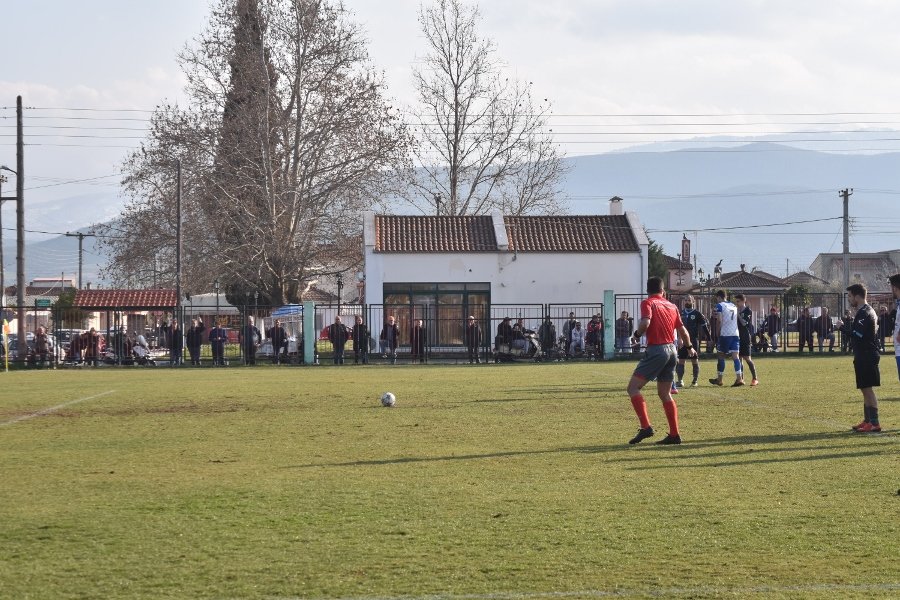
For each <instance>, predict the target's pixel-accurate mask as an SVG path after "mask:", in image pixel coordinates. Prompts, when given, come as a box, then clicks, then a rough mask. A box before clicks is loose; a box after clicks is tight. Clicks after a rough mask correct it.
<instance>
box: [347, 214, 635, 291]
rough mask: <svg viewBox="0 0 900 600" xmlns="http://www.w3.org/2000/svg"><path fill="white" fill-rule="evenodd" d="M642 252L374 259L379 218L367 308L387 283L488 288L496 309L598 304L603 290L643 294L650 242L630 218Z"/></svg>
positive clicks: (370, 251)
mask: <svg viewBox="0 0 900 600" xmlns="http://www.w3.org/2000/svg"><path fill="white" fill-rule="evenodd" d="M626 216H627V217H628V221H629V224H630V225H631V226H632V230H633V231H634V235H635V237H636V239H637V242H638V246H639V248H640V252H618V253H617V252H603V253H588V254H571V253H562V252H559V253H552V252H522V253H519V254H515V253H513V252H508V251H497V252H482V253H467V254H463V253H446V254H444V253H428V254H401V253H376V252H375V251H374V249H375V215H374V213H371V212H368V213H365V215H364V221H363V250H364V254H365V273H366V291H365V295H366V297H365V302H366V303H367V304H382V303H383V301H384V287H383V285H384V283H385V282H388V283H458V282H465V283H490V284H491V302H492V303H495V304H507V303H518V304H531V303H557V302H558V303H566V302H570V303H585V302H589V303H596V302H603V292H604V290H613V291H615V292H616V293H618V294H640V293H643V292H644V290H645V288H646V284H647V262H648V256H649V253H648V246H649V240H648V239H647V236H646V234H644V230H643V226H642V225H641V223H640V220H639V219H638V217H637V215H636V214H635V213H632V212H627V213H626Z"/></svg>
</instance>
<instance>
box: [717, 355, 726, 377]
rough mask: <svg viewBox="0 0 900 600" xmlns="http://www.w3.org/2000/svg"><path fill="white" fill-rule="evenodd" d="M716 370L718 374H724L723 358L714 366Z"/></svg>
mask: <svg viewBox="0 0 900 600" xmlns="http://www.w3.org/2000/svg"><path fill="white" fill-rule="evenodd" d="M716 370H717V371H718V372H719V374H722V373H724V372H725V359H724V358H720V359H719V362H718V363H717V364H716Z"/></svg>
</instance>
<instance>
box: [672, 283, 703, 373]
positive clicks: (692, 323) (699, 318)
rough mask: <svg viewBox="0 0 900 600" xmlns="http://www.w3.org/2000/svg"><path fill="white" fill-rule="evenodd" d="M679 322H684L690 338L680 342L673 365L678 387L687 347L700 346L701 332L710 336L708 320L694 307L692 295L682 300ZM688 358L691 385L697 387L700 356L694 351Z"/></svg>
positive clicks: (686, 357)
mask: <svg viewBox="0 0 900 600" xmlns="http://www.w3.org/2000/svg"><path fill="white" fill-rule="evenodd" d="M681 322H682V323H684V326H685V327H686V328H687V330H688V333H690V334H691V339H690V340H689V343H688V344H682V346H681V348H679V349H678V365H677V366H676V367H675V373H676V375H678V381H677V382H676V383H675V386H676V387H679V388H680V387H684V362H685V361H686V360H687V359H688V357H689V356H688V351H687V347H688V346H692V347H694V348H699V347H700V339H701V336H700V333H701V332H702V333H703V334H704V335H705V336H706V339H709V338H710V332H709V322H708V321H707V320H706V317H704V316H703V313H702V312H700V311H699V310H697V309H696V308H694V297H693V296H688V297H687V299H686V300H685V301H684V310H682V311H681ZM690 359H691V366H692V367H693V373H692V374H693V379H692V381H691V387H697V378H698V377H699V376H700V358H699V357H698V356H697V353H696V352H695V353H694V356H691V357H690Z"/></svg>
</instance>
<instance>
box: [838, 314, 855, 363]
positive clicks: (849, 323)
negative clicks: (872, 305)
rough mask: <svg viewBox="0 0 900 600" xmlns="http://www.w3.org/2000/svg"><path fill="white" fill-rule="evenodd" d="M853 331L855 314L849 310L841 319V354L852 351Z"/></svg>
mask: <svg viewBox="0 0 900 600" xmlns="http://www.w3.org/2000/svg"><path fill="white" fill-rule="evenodd" d="M851 331H853V314H851V312H850V311H849V310H846V311H844V316H843V317H842V318H841V352H843V353H844V354H846V353H847V352H849V351H850V332H851Z"/></svg>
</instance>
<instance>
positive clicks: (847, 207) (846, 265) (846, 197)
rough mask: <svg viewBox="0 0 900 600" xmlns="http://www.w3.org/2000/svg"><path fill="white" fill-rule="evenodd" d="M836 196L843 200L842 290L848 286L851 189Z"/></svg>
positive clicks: (844, 304)
mask: <svg viewBox="0 0 900 600" xmlns="http://www.w3.org/2000/svg"><path fill="white" fill-rule="evenodd" d="M838 195H839V196H840V197H841V198H843V199H844V253H843V254H844V256H843V258H844V289H845V290H846V289H847V287H848V286H849V285H850V196H852V195H853V188H844V189H843V190H841V191H840V192H838ZM843 306H844V310H846V309H847V296H846V294H844V302H843Z"/></svg>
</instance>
